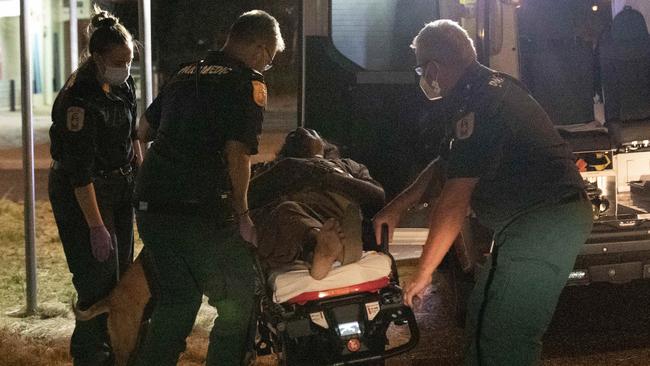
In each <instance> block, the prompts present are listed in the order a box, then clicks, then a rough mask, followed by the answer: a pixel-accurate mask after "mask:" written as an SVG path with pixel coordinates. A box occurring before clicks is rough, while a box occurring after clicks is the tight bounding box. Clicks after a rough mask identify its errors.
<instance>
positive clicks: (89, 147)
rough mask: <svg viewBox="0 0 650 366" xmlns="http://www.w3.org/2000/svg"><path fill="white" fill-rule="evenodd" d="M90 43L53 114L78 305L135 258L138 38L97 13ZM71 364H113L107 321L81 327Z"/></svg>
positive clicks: (57, 211)
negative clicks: (133, 202)
mask: <svg viewBox="0 0 650 366" xmlns="http://www.w3.org/2000/svg"><path fill="white" fill-rule="evenodd" d="M95 12H96V15H95V16H94V17H93V19H92V21H91V24H90V25H89V26H88V33H89V36H90V37H89V45H88V49H87V51H86V52H85V53H86V55H85V56H84V57H83V58H84V60H83V61H82V63H81V66H80V67H79V68H78V69H77V70H76V71H75V72H74V73H73V74H72V75H71V76H70V78H69V79H68V80H67V82H66V84H65V86H64V87H63V89H62V90H61V91H60V92H59V95H58V97H57V98H56V100H55V102H54V107H53V108H52V126H51V128H50V139H51V154H52V160H53V163H52V169H51V170H50V175H49V189H48V190H49V196H50V201H51V203H52V211H53V213H54V217H55V219H56V224H57V227H58V229H59V235H60V237H61V242H62V243H63V249H64V251H65V255H66V259H67V262H68V268H69V269H70V272H71V273H72V282H73V284H74V287H75V289H76V290H77V294H78V301H77V304H76V306H78V307H79V308H80V309H85V308H87V307H89V306H90V305H91V304H93V303H94V302H96V301H97V300H99V299H101V298H103V297H105V296H106V295H108V293H109V292H110V291H111V289H112V288H113V287H114V285H115V283H116V281H117V277H118V273H123V272H124V271H125V270H126V268H127V267H128V266H129V264H130V263H131V262H132V259H133V210H132V207H131V197H132V191H133V177H134V174H135V171H134V168H135V166H137V165H138V160H139V159H140V157H141V154H140V146H139V144H138V141H136V139H137V137H136V136H137V134H136V133H135V121H136V102H135V86H134V83H133V78H132V77H131V76H130V67H131V61H132V59H133V38H132V36H131V34H130V33H129V31H128V30H127V29H126V28H125V27H124V26H123V25H122V24H120V23H119V21H118V19H117V18H116V17H114V16H113V15H111V14H110V13H108V12H106V11H101V9H99V8H95ZM70 353H71V355H72V358H73V364H74V365H75V366H77V365H109V364H112V355H111V347H110V342H109V337H108V334H107V331H106V315H105V314H104V315H100V316H98V317H96V318H94V319H92V320H89V321H77V322H76V325H75V329H74V332H73V334H72V338H71V341H70Z"/></svg>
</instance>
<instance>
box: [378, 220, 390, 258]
mask: <svg viewBox="0 0 650 366" xmlns="http://www.w3.org/2000/svg"><path fill="white" fill-rule="evenodd" d="M379 247H380V248H381V251H382V252H383V253H385V254H388V253H390V251H389V248H388V224H381V242H380V243H379Z"/></svg>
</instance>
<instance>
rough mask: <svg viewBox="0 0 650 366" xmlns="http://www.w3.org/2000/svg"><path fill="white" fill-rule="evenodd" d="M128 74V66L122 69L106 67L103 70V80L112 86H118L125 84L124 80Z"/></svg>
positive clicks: (129, 70)
mask: <svg viewBox="0 0 650 366" xmlns="http://www.w3.org/2000/svg"><path fill="white" fill-rule="evenodd" d="M130 74H131V67H130V66H123V67H111V66H106V70H104V80H105V81H106V82H107V83H109V84H111V85H113V86H119V85H122V84H124V83H125V82H126V79H128V78H129V75H130Z"/></svg>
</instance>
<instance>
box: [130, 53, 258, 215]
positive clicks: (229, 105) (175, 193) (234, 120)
mask: <svg viewBox="0 0 650 366" xmlns="http://www.w3.org/2000/svg"><path fill="white" fill-rule="evenodd" d="M197 69H198V70H197ZM265 105H266V87H265V85H264V79H263V77H262V75H261V74H260V73H258V72H257V71H254V70H253V69H251V68H248V67H246V65H244V64H243V63H241V62H239V61H237V60H234V59H231V58H229V57H227V56H226V55H225V54H224V53H222V52H218V51H215V52H210V53H209V54H208V56H207V57H206V59H205V60H203V61H200V62H195V63H191V64H187V65H184V66H182V67H181V68H180V70H179V71H177V72H176V74H175V75H174V76H173V77H172V79H171V80H170V81H169V83H168V84H167V85H166V86H165V87H164V88H163V90H162V92H161V93H160V95H159V96H158V97H157V98H156V99H155V100H154V102H153V103H152V104H151V106H150V107H149V108H148V109H147V111H146V117H147V121H148V122H149V124H150V125H151V127H152V128H153V129H155V130H156V132H157V134H156V138H155V140H154V142H153V144H152V146H151V149H150V151H149V153H148V154H147V157H146V159H145V162H144V163H143V166H142V168H141V170H140V172H139V174H138V178H137V181H136V200H137V201H139V202H138V204H137V205H136V208H139V209H146V208H147V204H143V203H141V202H146V203H155V204H156V205H157V206H158V207H159V208H160V206H161V205H163V207H164V205H167V204H169V208H170V211H173V210H174V208H173V207H174V205H175V204H178V203H181V204H186V203H189V204H194V205H199V206H202V207H205V208H207V209H210V208H219V207H220V206H221V203H220V202H219V199H220V197H221V195H222V192H223V191H227V190H229V189H230V180H229V177H228V172H227V165H226V162H225V157H224V155H223V149H224V146H225V143H226V141H239V142H241V143H243V144H244V145H246V146H247V147H248V150H249V153H250V154H251V155H253V154H256V153H257V150H258V144H259V138H260V135H261V132H262V120H263V111H264V106H265ZM185 207H187V206H185ZM158 211H159V209H158Z"/></svg>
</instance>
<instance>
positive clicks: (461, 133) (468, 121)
mask: <svg viewBox="0 0 650 366" xmlns="http://www.w3.org/2000/svg"><path fill="white" fill-rule="evenodd" d="M455 130H456V131H455V132H456V138H457V139H459V140H465V139H467V138H469V137H470V136H472V134H473V133H474V112H472V113H468V114H467V115H465V116H464V117H463V118H461V119H459V120H458V122H456V129H455Z"/></svg>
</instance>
